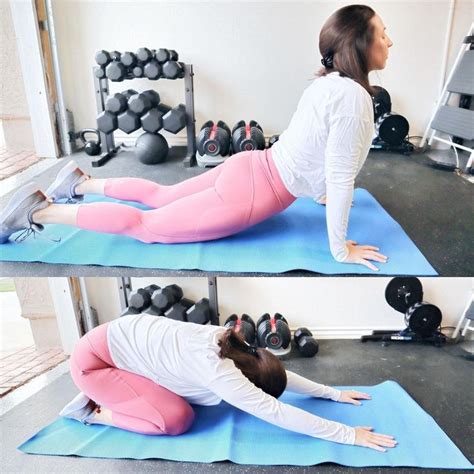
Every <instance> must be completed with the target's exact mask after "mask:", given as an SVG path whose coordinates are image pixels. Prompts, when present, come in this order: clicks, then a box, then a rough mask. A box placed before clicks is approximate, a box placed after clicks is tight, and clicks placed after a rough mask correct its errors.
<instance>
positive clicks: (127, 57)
mask: <svg viewBox="0 0 474 474" xmlns="http://www.w3.org/2000/svg"><path fill="white" fill-rule="evenodd" d="M120 61H121V63H122V64H123V65H124V66H125V67H126V68H131V67H133V66H135V64H137V56H136V54H135V53H132V52H130V51H125V52H124V53H123V54H122V55H121V57H120Z"/></svg>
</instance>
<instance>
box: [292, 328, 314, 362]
mask: <svg viewBox="0 0 474 474" xmlns="http://www.w3.org/2000/svg"><path fill="white" fill-rule="evenodd" d="M294 341H295V344H296V347H298V350H299V351H300V354H301V355H302V356H303V357H314V356H315V355H316V354H317V353H318V350H319V344H318V342H317V341H316V339H314V337H313V334H312V333H311V331H310V330H309V329H308V328H298V329H297V330H296V331H295V334H294Z"/></svg>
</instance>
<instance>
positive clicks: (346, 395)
mask: <svg viewBox="0 0 474 474" xmlns="http://www.w3.org/2000/svg"><path fill="white" fill-rule="evenodd" d="M371 398H372V397H371V396H370V395H369V394H368V393H362V392H357V391H356V390H342V392H341V396H340V397H339V400H338V402H339V403H352V405H362V403H361V402H359V400H370V399H371Z"/></svg>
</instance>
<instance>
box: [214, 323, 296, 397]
mask: <svg viewBox="0 0 474 474" xmlns="http://www.w3.org/2000/svg"><path fill="white" fill-rule="evenodd" d="M219 346H220V348H221V350H220V352H219V356H220V357H221V358H222V359H224V358H226V357H227V358H228V359H232V360H233V361H234V364H235V366H236V367H237V368H238V369H239V370H241V371H242V373H243V374H244V375H245V376H246V377H247V378H248V379H249V380H250V381H251V382H252V383H253V384H254V385H255V386H257V387H258V388H261V389H262V390H263V391H264V392H265V393H268V394H269V395H272V396H273V397H275V398H278V397H279V396H280V395H281V394H282V393H283V392H284V391H285V388H286V382H287V380H286V372H285V368H284V366H283V364H282V363H281V361H280V359H278V357H276V356H275V355H273V354H272V353H271V352H269V351H267V350H265V349H255V348H253V347H251V346H249V345H247V343H246V342H245V341H244V338H243V337H242V336H241V335H240V334H238V333H236V332H234V331H233V330H232V329H228V330H227V331H226V332H225V333H224V335H223V336H222V337H221V340H220V341H219Z"/></svg>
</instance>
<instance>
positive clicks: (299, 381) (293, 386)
mask: <svg viewBox="0 0 474 474" xmlns="http://www.w3.org/2000/svg"><path fill="white" fill-rule="evenodd" d="M286 376H287V380H288V381H287V384H286V390H288V391H289V392H294V393H300V394H302V395H310V396H312V397H317V398H327V399H329V400H334V401H335V402H337V401H338V400H339V397H340V396H341V391H340V390H338V389H336V388H333V387H329V386H328V385H322V384H319V383H317V382H313V381H312V380H309V379H307V378H305V377H302V376H301V375H298V374H295V373H294V372H290V371H289V370H287V371H286Z"/></svg>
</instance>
